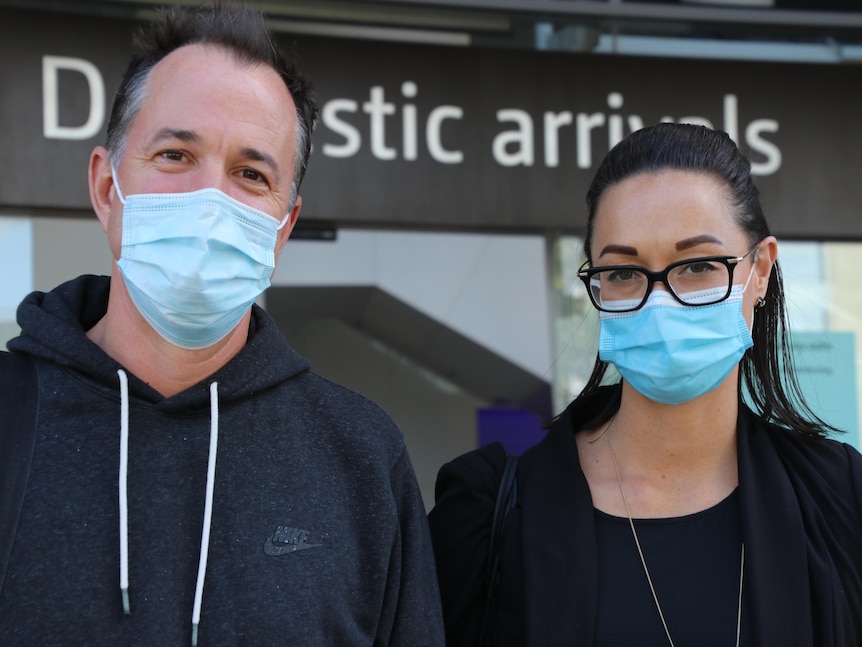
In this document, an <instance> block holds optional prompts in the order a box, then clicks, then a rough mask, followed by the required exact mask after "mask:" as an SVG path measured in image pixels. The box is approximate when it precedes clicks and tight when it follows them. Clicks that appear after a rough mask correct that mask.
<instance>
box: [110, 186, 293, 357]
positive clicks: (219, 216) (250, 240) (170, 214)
mask: <svg viewBox="0 0 862 647" xmlns="http://www.w3.org/2000/svg"><path fill="white" fill-rule="evenodd" d="M114 186H115V187H116V190H117V195H118V196H119V198H120V201H121V202H122V203H123V240H122V250H121V253H120V260H119V261H117V266H118V267H119V268H120V272H121V273H122V275H123V280H124V281H125V283H126V288H127V289H128V292H129V296H130V297H131V299H132V301H133V302H134V304H135V306H136V307H137V309H138V311H139V312H140V313H141V316H143V318H144V319H145V320H146V321H147V323H149V324H150V325H151V326H152V327H153V329H154V330H155V331H156V332H157V333H159V335H161V336H162V337H163V338H164V339H165V340H167V341H168V342H170V343H171V344H173V345H175V346H178V347H180V348H186V349H190V350H196V349H201V348H207V347H209V346H212V345H213V344H215V343H216V342H218V341H219V340H221V339H223V338H224V337H225V336H227V334H228V333H229V332H230V331H231V330H233V329H234V328H235V327H236V325H237V324H238V323H239V321H240V319H242V317H243V315H245V313H246V312H247V311H248V309H249V307H251V304H252V303H253V302H254V301H255V299H257V298H258V297H259V296H260V295H261V293H263V291H264V290H265V289H266V288H268V287H269V279H270V276H271V275H272V272H273V270H274V269H275V245H276V241H277V238H278V230H279V229H280V228H281V227H282V226H284V223H285V222H286V221H287V218H286V217H285V220H283V221H282V222H281V223H279V221H278V220H277V219H276V218H273V217H272V216H270V215H269V214H266V213H264V212H262V211H258V210H257V209H254V208H252V207H249V206H248V205H245V204H243V203H241V202H239V201H237V200H234V199H233V198H231V197H230V196H228V195H226V194H224V193H222V192H221V191H219V190H218V189H201V190H199V191H193V192H190V193H148V194H138V195H130V196H128V197H126V198H123V195H122V193H121V191H120V186H119V183H118V182H117V179H116V174H115V175H114Z"/></svg>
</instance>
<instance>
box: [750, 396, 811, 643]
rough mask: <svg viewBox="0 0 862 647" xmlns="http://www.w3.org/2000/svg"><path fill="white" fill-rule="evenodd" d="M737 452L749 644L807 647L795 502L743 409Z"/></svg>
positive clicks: (807, 603)
mask: <svg viewBox="0 0 862 647" xmlns="http://www.w3.org/2000/svg"><path fill="white" fill-rule="evenodd" d="M788 433H790V432H788ZM737 453H738V461H739V491H740V495H741V497H740V502H741V503H740V507H741V511H740V512H741V517H742V519H741V521H742V536H743V540H744V541H745V571H746V573H745V577H746V583H747V584H748V586H747V587H746V589H745V591H746V592H745V595H747V596H749V597H748V601H749V602H748V603H749V609H750V612H751V618H752V628H753V631H754V643H755V644H756V645H782V647H796V646H798V647H806V646H808V647H810V645H812V644H814V642H813V635H812V631H813V629H812V626H811V599H810V590H809V574H808V560H807V554H806V552H807V551H806V548H805V539H804V538H805V528H804V526H803V523H802V515H801V511H800V509H799V503H798V501H797V498H796V495H795V493H794V490H793V486H792V484H791V482H790V479H789V478H788V476H787V471H786V470H785V469H784V467H783V465H782V463H781V460H780V459H779V457H778V455H777V453H776V452H775V450H774V447H773V446H772V442H771V440H770V438H769V434H768V433H767V432H766V430H765V429H763V428H762V427H760V426H759V425H757V424H756V423H753V422H752V420H751V415H750V414H749V413H748V411H747V410H745V409H744V408H742V407H740V416H739V423H738V428H737Z"/></svg>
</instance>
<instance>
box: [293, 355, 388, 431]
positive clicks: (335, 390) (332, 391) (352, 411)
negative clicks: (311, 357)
mask: <svg viewBox="0 0 862 647" xmlns="http://www.w3.org/2000/svg"><path fill="white" fill-rule="evenodd" d="M286 386H287V388H290V389H295V394H294V397H293V398H292V400H293V403H294V406H296V407H299V408H300V409H303V410H304V411H305V412H306V415H311V416H313V417H314V418H315V419H317V420H318V421H319V423H320V425H321V426H323V425H324V424H326V425H328V426H329V428H330V429H332V430H333V431H337V432H338V433H345V432H357V433H361V434H365V433H367V432H369V431H375V432H377V435H382V436H383V437H385V438H389V439H391V440H397V442H398V443H401V442H402V437H401V432H400V431H399V429H398V427H397V426H396V424H395V423H394V422H393V420H392V418H391V417H390V416H389V414H388V413H387V412H386V411H385V410H384V409H383V407H381V406H380V405H379V404H377V403H376V402H374V401H373V400H372V399H371V398H369V397H368V396H366V395H363V394H361V393H358V392H356V391H354V390H353V389H351V388H349V387H347V386H344V385H342V384H338V383H336V382H333V381H332V380H330V379H328V378H325V377H323V376H321V375H319V374H317V373H315V372H313V371H308V372H306V373H304V374H303V375H301V376H299V377H298V378H296V379H294V380H291V381H290V382H288V383H286Z"/></svg>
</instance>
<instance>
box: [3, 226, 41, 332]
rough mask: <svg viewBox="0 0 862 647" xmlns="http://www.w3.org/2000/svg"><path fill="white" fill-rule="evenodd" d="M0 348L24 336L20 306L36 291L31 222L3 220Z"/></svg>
mask: <svg viewBox="0 0 862 647" xmlns="http://www.w3.org/2000/svg"><path fill="white" fill-rule="evenodd" d="M0 276H2V277H3V280H2V281H0V348H5V347H6V342H7V341H9V340H10V339H11V338H12V337H15V336H17V335H18V333H19V332H20V329H19V328H18V324H17V323H15V311H16V309H17V308H18V304H19V303H20V302H21V299H23V298H24V297H25V296H27V294H29V293H30V292H31V291H32V290H33V229H32V226H31V224H30V219H29V218H5V217H4V218H0Z"/></svg>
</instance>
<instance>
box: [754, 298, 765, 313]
mask: <svg viewBox="0 0 862 647" xmlns="http://www.w3.org/2000/svg"><path fill="white" fill-rule="evenodd" d="M765 305H766V299H764V298H763V297H757V303H755V304H754V309H755V310H760V309H761V308H763V307H764V306H765Z"/></svg>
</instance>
